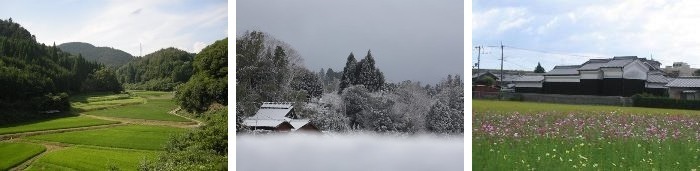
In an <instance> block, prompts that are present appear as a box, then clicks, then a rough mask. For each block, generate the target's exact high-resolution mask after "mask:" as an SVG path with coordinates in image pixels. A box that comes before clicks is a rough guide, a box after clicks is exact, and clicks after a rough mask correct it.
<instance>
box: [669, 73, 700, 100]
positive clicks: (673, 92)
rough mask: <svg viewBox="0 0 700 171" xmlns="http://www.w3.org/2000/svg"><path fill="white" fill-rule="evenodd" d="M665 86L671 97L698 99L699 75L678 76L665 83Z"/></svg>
mask: <svg viewBox="0 0 700 171" xmlns="http://www.w3.org/2000/svg"><path fill="white" fill-rule="evenodd" d="M666 87H668V96H669V97H671V98H674V99H684V100H700V77H678V78H676V79H674V80H672V81H670V82H669V83H668V84H666Z"/></svg>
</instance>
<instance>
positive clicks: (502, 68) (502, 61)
mask: <svg viewBox="0 0 700 171" xmlns="http://www.w3.org/2000/svg"><path fill="white" fill-rule="evenodd" d="M500 79H501V80H500V82H501V84H503V42H501V78H500Z"/></svg>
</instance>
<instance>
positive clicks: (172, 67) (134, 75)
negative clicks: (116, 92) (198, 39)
mask: <svg viewBox="0 0 700 171" xmlns="http://www.w3.org/2000/svg"><path fill="white" fill-rule="evenodd" d="M194 56H195V54H192V53H188V52H186V51H183V50H180V49H177V48H173V47H171V48H166V49H161V50H158V51H156V52H153V53H151V54H148V55H146V56H144V57H141V58H135V59H134V60H132V61H130V62H129V63H127V64H125V65H123V66H121V67H119V69H117V78H118V80H119V82H121V83H123V84H124V88H127V89H142V90H159V91H172V90H174V88H175V86H177V85H178V84H181V83H184V82H187V80H189V79H190V76H192V73H193V72H194V69H193V67H192V60H193V59H194Z"/></svg>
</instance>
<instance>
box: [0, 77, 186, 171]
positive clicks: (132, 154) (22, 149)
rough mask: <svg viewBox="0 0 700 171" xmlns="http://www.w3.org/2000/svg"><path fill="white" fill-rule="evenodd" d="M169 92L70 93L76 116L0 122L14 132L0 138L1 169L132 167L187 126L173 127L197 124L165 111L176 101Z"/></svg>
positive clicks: (1, 132) (4, 129)
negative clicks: (16, 122) (17, 122)
mask: <svg viewBox="0 0 700 171" xmlns="http://www.w3.org/2000/svg"><path fill="white" fill-rule="evenodd" d="M172 98H173V93H172V92H153V91H130V92H128V93H122V94H108V93H95V94H83V95H79V96H74V97H71V104H72V106H73V108H74V109H75V111H77V112H81V113H80V114H81V115H80V116H75V117H65V118H56V119H47V120H42V121H34V122H28V123H19V124H14V125H9V126H4V127H0V136H3V135H5V136H6V137H5V138H7V136H10V135H11V136H12V137H13V138H14V139H13V140H12V142H0V170H8V169H19V170H137V167H138V165H139V164H140V163H141V162H144V160H147V159H152V158H154V157H156V156H157V154H158V153H159V152H160V151H161V150H162V149H163V146H164V145H165V144H166V143H167V141H168V140H169V139H170V137H171V136H173V135H176V134H182V133H185V132H186V131H188V129H186V128H178V127H187V128H189V127H193V126H196V123H195V122H191V121H190V120H188V119H186V118H182V117H180V116H176V115H173V114H170V113H169V112H170V111H172V110H173V109H175V108H176V107H177V105H176V103H175V102H174V101H173V100H172ZM190 123H192V125H191V126H189V124H190ZM107 124H115V125H107ZM97 125H105V127H103V126H97ZM183 125H186V126H183ZM66 128H71V129H66ZM73 128H77V129H73Z"/></svg>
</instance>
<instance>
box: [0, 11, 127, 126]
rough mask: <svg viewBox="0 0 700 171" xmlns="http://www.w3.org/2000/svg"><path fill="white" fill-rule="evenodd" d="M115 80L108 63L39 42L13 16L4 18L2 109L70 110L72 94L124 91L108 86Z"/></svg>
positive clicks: (0, 74)
mask: <svg viewBox="0 0 700 171" xmlns="http://www.w3.org/2000/svg"><path fill="white" fill-rule="evenodd" d="M98 71H99V72H98ZM105 79H106V80H105ZM113 80H116V79H115V78H114V74H113V73H112V72H109V71H105V67H104V65H102V64H99V63H96V62H90V61H88V60H86V59H85V58H83V57H82V56H81V55H77V56H76V55H72V54H70V53H66V52H63V51H62V50H60V49H59V48H58V47H56V46H55V45H53V46H47V45H45V44H43V43H38V42H37V41H36V37H35V36H34V35H32V34H31V33H30V32H29V31H27V30H26V29H24V28H23V27H22V26H20V25H19V24H18V23H14V22H13V21H12V19H11V18H10V19H8V20H0V94H2V95H1V96H0V111H7V110H19V111H34V112H38V111H52V110H59V111H67V110H69V109H70V104H69V102H68V94H70V93H78V92H89V91H104V90H107V89H108V88H109V90H108V91H120V90H121V86H120V85H118V84H117V85H105V84H114V83H115V82H114V81H113ZM0 113H4V112H0ZM8 113H12V112H8ZM5 115H9V114H5ZM8 117H9V116H8ZM8 120H13V119H12V118H10V119H6V120H5V121H8Z"/></svg>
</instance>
